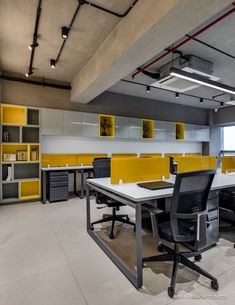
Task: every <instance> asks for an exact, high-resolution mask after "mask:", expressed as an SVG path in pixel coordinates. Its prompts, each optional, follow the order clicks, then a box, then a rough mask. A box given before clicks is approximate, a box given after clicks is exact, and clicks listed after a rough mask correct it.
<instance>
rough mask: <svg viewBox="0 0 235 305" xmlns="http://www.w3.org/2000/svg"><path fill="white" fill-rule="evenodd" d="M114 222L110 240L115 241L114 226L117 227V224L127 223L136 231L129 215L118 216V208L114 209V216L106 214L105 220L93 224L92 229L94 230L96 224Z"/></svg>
mask: <svg viewBox="0 0 235 305" xmlns="http://www.w3.org/2000/svg"><path fill="white" fill-rule="evenodd" d="M109 221H111V222H112V226H111V231H110V234H109V238H110V239H114V226H115V222H116V221H118V222H121V223H126V224H128V225H132V226H134V230H135V223H134V222H131V221H130V218H129V216H128V215H127V214H119V215H117V214H116V208H113V213H112V214H104V215H103V219H100V220H97V221H94V222H92V223H91V229H92V230H93V229H94V225H96V224H100V223H105V222H109Z"/></svg>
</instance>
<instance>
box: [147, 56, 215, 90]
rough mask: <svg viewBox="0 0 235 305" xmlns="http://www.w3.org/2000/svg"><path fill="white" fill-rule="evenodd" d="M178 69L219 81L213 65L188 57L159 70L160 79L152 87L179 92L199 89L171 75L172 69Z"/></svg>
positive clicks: (177, 59) (197, 58)
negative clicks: (214, 73) (214, 74)
mask: <svg viewBox="0 0 235 305" xmlns="http://www.w3.org/2000/svg"><path fill="white" fill-rule="evenodd" d="M172 67H174V68H177V69H179V70H182V71H185V72H189V73H194V74H197V75H200V76H203V77H205V78H207V79H210V80H213V81H218V80H219V78H218V77H215V76H213V75H212V73H213V63H211V62H209V61H207V60H205V59H202V58H200V57H197V56H194V55H187V56H184V57H183V58H182V57H177V58H176V59H174V60H173V61H171V62H169V63H167V64H166V65H164V66H162V67H161V68H160V69H159V71H158V72H159V73H160V78H159V80H157V81H156V82H154V83H152V84H151V86H154V87H157V88H164V89H168V90H172V91H177V92H186V91H189V90H192V89H195V88H197V87H200V85H199V84H196V83H195V82H191V81H188V80H185V79H180V78H178V77H175V76H172V75H170V70H171V68H172Z"/></svg>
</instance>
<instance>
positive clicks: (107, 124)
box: [99, 114, 115, 138]
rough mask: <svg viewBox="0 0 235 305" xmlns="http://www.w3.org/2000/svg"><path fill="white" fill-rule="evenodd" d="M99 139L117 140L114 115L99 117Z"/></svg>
mask: <svg viewBox="0 0 235 305" xmlns="http://www.w3.org/2000/svg"><path fill="white" fill-rule="evenodd" d="M99 137H101V138H115V117H114V115H108V114H100V115H99Z"/></svg>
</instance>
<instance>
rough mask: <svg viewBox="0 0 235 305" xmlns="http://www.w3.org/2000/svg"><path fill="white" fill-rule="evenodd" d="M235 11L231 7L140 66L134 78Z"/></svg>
mask: <svg viewBox="0 0 235 305" xmlns="http://www.w3.org/2000/svg"><path fill="white" fill-rule="evenodd" d="M232 5H235V1H234V2H232ZM234 12H235V8H233V9H231V10H230V11H228V12H227V13H225V14H224V15H222V16H220V17H219V18H217V19H215V20H214V21H213V22H211V23H209V24H208V25H207V26H205V27H204V28H202V29H201V30H199V31H197V32H196V33H195V34H193V35H190V36H189V37H188V38H187V39H185V40H183V41H182V42H180V43H179V44H177V45H176V46H175V47H174V48H172V49H171V50H169V51H167V52H165V53H163V54H162V55H161V56H159V57H158V58H156V59H154V60H153V61H151V62H150V63H148V64H147V65H145V66H143V67H142V68H140V69H139V70H138V71H136V72H135V73H133V74H132V78H135V77H136V75H138V74H139V73H141V72H142V71H144V70H145V69H147V68H148V67H150V66H152V65H153V64H155V63H156V62H158V61H159V60H161V59H162V58H164V57H165V56H167V55H169V54H171V53H172V52H174V51H175V50H177V49H178V48H180V47H182V46H183V45H184V44H186V43H187V42H189V41H190V40H192V39H193V38H195V37H196V36H198V35H200V34H202V33H203V32H205V31H206V30H208V29H209V28H211V27H212V26H214V25H216V24H217V23H218V22H220V21H221V20H223V19H224V18H226V17H228V16H229V15H231V14H232V13H234Z"/></svg>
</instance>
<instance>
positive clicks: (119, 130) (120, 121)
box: [115, 116, 129, 139]
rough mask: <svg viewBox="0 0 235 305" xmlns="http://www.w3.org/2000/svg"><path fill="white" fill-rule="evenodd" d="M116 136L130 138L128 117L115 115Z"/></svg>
mask: <svg viewBox="0 0 235 305" xmlns="http://www.w3.org/2000/svg"><path fill="white" fill-rule="evenodd" d="M115 137H116V138H117V139H128V137H129V122H128V118H125V117H120V116H115Z"/></svg>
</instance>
